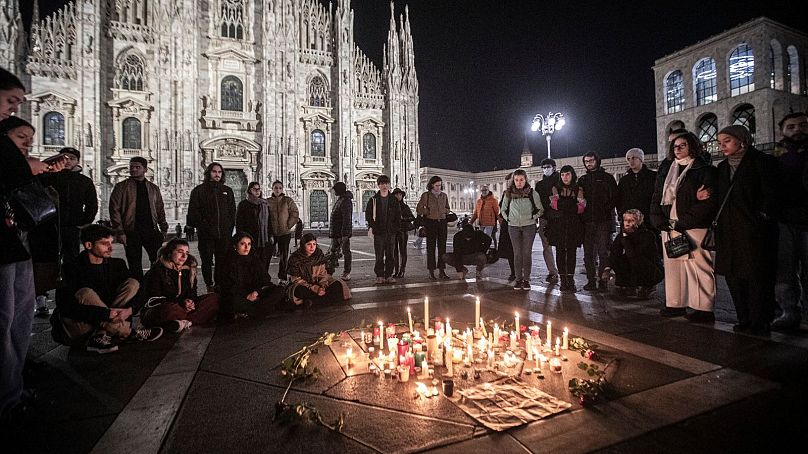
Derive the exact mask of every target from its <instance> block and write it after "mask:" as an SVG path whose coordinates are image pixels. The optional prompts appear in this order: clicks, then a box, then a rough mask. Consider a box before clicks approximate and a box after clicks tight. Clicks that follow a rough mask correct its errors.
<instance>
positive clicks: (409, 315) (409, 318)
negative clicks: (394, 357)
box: [407, 307, 412, 332]
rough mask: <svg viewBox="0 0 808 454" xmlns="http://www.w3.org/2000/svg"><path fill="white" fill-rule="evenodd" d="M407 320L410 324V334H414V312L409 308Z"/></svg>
mask: <svg viewBox="0 0 808 454" xmlns="http://www.w3.org/2000/svg"><path fill="white" fill-rule="evenodd" d="M407 320H409V322H410V332H412V311H411V310H410V308H409V307H408V308H407Z"/></svg>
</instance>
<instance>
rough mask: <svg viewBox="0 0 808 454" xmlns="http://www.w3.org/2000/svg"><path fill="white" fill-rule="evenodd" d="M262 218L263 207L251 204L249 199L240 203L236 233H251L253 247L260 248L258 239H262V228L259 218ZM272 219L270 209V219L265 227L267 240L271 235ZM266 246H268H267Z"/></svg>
mask: <svg viewBox="0 0 808 454" xmlns="http://www.w3.org/2000/svg"><path fill="white" fill-rule="evenodd" d="M260 217H261V205H256V204H254V203H252V202H250V201H249V200H247V199H244V200H242V201H241V202H239V203H238V208H236V231H237V232H246V233H249V234H250V236H252V238H253V246H254V247H259V246H258V239H259V238H260V237H261V235H260V233H261V226H260V222H259V218H260ZM271 219H272V212H271V209H270V213H269V219H267V225H266V226H264V229H265V232H264V234H265V235H266V238H268V239H269V238H270V236H271V234H270V232H269V229H270V223H271ZM264 246H267V244H265V245H264Z"/></svg>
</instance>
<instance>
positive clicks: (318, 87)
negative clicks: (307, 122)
mask: <svg viewBox="0 0 808 454" xmlns="http://www.w3.org/2000/svg"><path fill="white" fill-rule="evenodd" d="M328 103H329V102H328V92H327V90H326V87H325V82H324V81H323V78H322V77H320V76H314V77H313V78H312V79H311V82H309V105H310V106H316V107H328Z"/></svg>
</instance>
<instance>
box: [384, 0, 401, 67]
mask: <svg viewBox="0 0 808 454" xmlns="http://www.w3.org/2000/svg"><path fill="white" fill-rule="evenodd" d="M397 29H398V27H397V26H396V12H395V8H394V5H393V2H390V31H389V32H388V33H387V61H386V62H385V71H386V72H387V73H388V74H389V75H397V74H398V73H399V66H400V65H401V60H400V53H399V46H400V42H399V38H398V30H397Z"/></svg>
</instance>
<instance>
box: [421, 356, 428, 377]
mask: <svg viewBox="0 0 808 454" xmlns="http://www.w3.org/2000/svg"><path fill="white" fill-rule="evenodd" d="M421 378H429V365H427V363H426V359H424V360H423V361H421Z"/></svg>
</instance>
